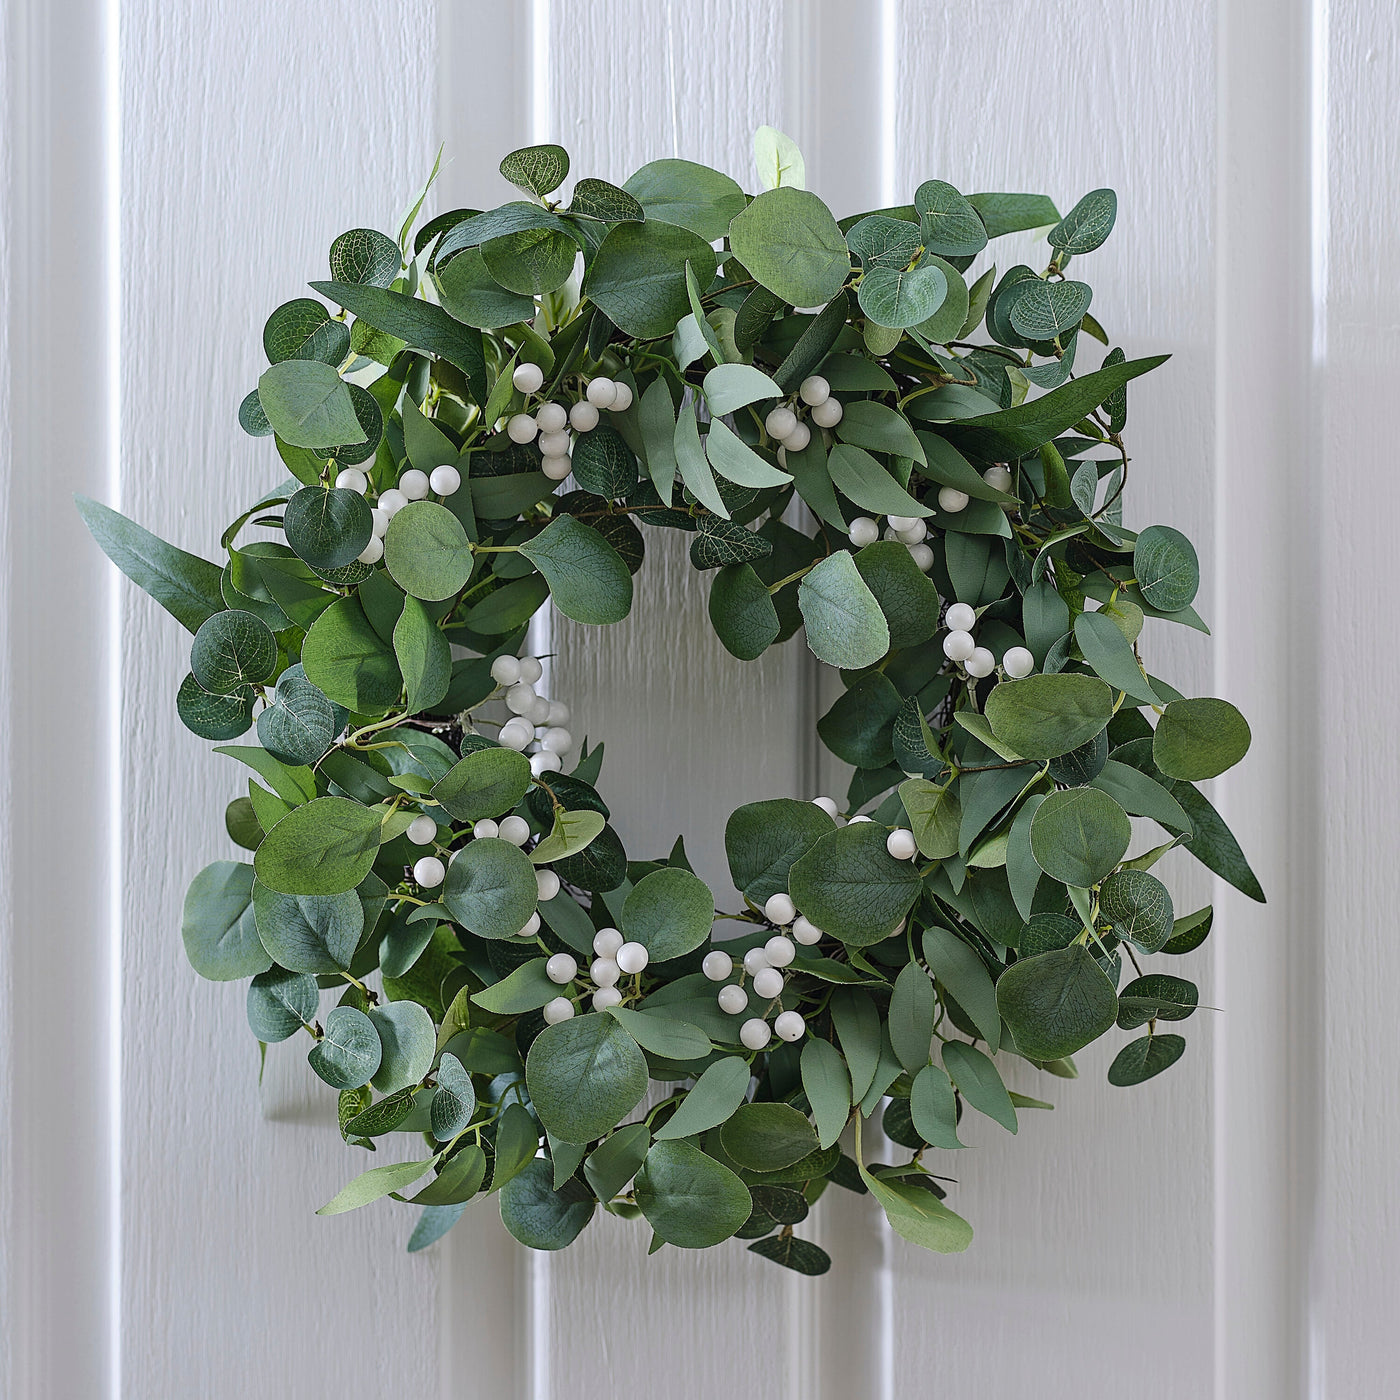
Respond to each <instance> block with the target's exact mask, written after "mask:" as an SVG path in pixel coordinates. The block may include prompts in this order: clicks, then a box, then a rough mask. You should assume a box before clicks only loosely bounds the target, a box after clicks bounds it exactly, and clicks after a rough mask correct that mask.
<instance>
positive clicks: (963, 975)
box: [891, 924, 1001, 1058]
mask: <svg viewBox="0 0 1400 1400" xmlns="http://www.w3.org/2000/svg"><path fill="white" fill-rule="evenodd" d="M923 943H924V957H925V959H926V960H927V961H928V965H929V969H930V970H931V971H932V973H933V975H934V976H935V977H937V978H938V980H939V981H940V982H941V983H942V984H943V986H944V988H945V989H946V990H947V992H948V994H949V995H950V996H951V997H952V998H953V1000H954V1001H956V1002H957V1004H958V1005H959V1006H960V1007H962V1009H963V1010H964V1011H965V1012H966V1013H967V1014H968V1016H969V1018H970V1019H971V1021H972V1024H973V1025H974V1026H976V1027H977V1032H978V1034H979V1035H980V1036H981V1037H982V1039H983V1040H985V1041H986V1042H987V1044H988V1046H989V1047H990V1049H991V1050H992V1051H993V1053H995V1051H996V1049H997V1047H998V1046H999V1045H1000V1043H1001V1013H1000V1012H999V1011H998V1010H997V993H996V987H995V985H994V984H993V982H992V978H991V974H990V973H989V972H988V971H987V967H986V964H985V963H983V961H982V959H981V958H980V957H978V955H977V954H976V952H975V951H974V950H973V949H972V948H970V947H969V946H968V945H967V944H966V943H965V942H964V941H963V940H962V939H961V938H959V937H958V936H957V934H955V933H951V932H950V931H949V930H948V929H946V928H940V927H939V926H938V925H936V924H935V925H933V926H932V927H930V928H927V929H925V930H924V939H923ZM891 1034H893V1032H891ZM895 1048H896V1049H898V1046H896V1047H895ZM925 1058H927V1056H925Z"/></svg>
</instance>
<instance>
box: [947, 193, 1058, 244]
mask: <svg viewBox="0 0 1400 1400" xmlns="http://www.w3.org/2000/svg"><path fill="white" fill-rule="evenodd" d="M967 202H968V203H969V204H970V205H972V207H973V208H974V209H975V210H976V211H977V213H978V215H979V216H980V217H981V219H982V223H983V224H984V225H985V227H986V230H987V237H988V238H1001V237H1003V236H1004V235H1005V234H1008V233H1021V232H1023V231H1024V230H1026V229H1033V228H1047V227H1048V226H1049V225H1051V224H1056V223H1059V221H1060V211H1059V210H1058V209H1056V208H1055V203H1054V201H1053V200H1052V199H1050V198H1049V196H1047V195H1043V194H970V195H968V197H967Z"/></svg>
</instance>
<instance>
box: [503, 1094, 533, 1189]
mask: <svg viewBox="0 0 1400 1400" xmlns="http://www.w3.org/2000/svg"><path fill="white" fill-rule="evenodd" d="M539 1145H540V1132H539V1128H538V1127H536V1126H535V1120H534V1119H533V1118H532V1117H531V1116H530V1110H529V1109H527V1108H526V1107H525V1106H524V1105H523V1104H519V1103H513V1104H511V1105H510V1106H509V1107H508V1108H507V1109H506V1111H505V1112H504V1113H503V1114H502V1115H501V1121H500V1123H499V1124H498V1125H497V1127H496V1160H495V1162H494V1164H493V1165H492V1169H491V1190H493V1191H499V1190H501V1189H502V1188H503V1187H504V1186H505V1185H506V1183H507V1182H509V1181H513V1180H514V1179H515V1178H516V1177H517V1176H518V1175H519V1174H520V1173H521V1172H522V1171H524V1170H525V1168H526V1167H527V1166H528V1165H529V1164H530V1162H532V1161H533V1160H535V1153H536V1152H537V1151H538V1150H539Z"/></svg>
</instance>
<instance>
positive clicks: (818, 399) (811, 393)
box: [797, 374, 831, 408]
mask: <svg viewBox="0 0 1400 1400" xmlns="http://www.w3.org/2000/svg"><path fill="white" fill-rule="evenodd" d="M797 395H798V397H799V398H800V399H801V400H802V402H803V403H805V404H808V405H810V406H811V407H812V408H815V407H816V406H817V405H818V404H820V403H825V402H826V401H827V400H828V399H829V398H830V397H831V385H830V384H828V383H827V382H826V380H825V379H823V378H822V377H821V375H819V374H809V375H808V376H807V377H806V379H804V380H803V381H802V383H801V385H800V387H799V388H798V390H797Z"/></svg>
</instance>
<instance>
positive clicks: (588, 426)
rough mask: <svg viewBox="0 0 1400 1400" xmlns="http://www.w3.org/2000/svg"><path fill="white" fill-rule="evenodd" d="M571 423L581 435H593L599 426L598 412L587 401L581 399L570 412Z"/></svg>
mask: <svg viewBox="0 0 1400 1400" xmlns="http://www.w3.org/2000/svg"><path fill="white" fill-rule="evenodd" d="M569 422H570V423H571V424H573V426H574V428H575V429H577V431H579V432H581V433H591V432H592V431H593V429H594V428H596V427H597V426H598V410H597V409H596V408H594V407H593V405H592V404H591V403H589V402H588V401H587V400H586V399H580V400H579V401H578V402H577V403H576V404H575V405H574V406H573V407H572V408H571V409H570V410H569Z"/></svg>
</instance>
